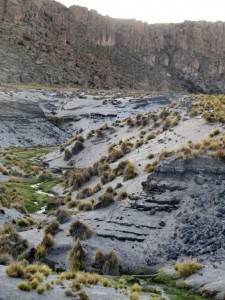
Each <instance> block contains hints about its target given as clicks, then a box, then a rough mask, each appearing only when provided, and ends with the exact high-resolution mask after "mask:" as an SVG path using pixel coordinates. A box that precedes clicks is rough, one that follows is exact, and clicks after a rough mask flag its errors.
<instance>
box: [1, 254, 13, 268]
mask: <svg viewBox="0 0 225 300" xmlns="http://www.w3.org/2000/svg"><path fill="white" fill-rule="evenodd" d="M12 261H13V258H12V256H11V255H10V254H9V253H1V254H0V265H4V266H8V265H9V264H10V263H12Z"/></svg>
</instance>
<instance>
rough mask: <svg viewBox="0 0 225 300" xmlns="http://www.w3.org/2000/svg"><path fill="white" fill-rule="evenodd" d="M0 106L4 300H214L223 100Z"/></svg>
mask: <svg viewBox="0 0 225 300" xmlns="http://www.w3.org/2000/svg"><path fill="white" fill-rule="evenodd" d="M1 96H2V99H1V106H2V107H3V108H4V109H3V110H2V118H1V120H0V126H1V128H6V127H7V126H9V125H10V126H11V128H12V129H13V130H12V129H11V135H10V136H9V139H8V140H7V143H6V139H4V134H2V135H1V143H2V149H1V155H0V164H1V169H0V171H1V182H0V191H1V196H0V201H1V209H0V224H1V229H0V235H1V243H0V249H1V254H0V264H1V268H0V277H1V280H2V282H4V283H5V284H6V288H5V289H4V293H3V299H8V298H9V297H13V296H16V297H17V298H18V299H26V297H30V295H32V297H33V298H34V299H39V297H40V296H39V294H43V296H42V297H44V298H45V299H48V297H54V298H55V299H58V298H59V299H63V298H64V297H66V296H69V297H70V296H71V297H77V298H78V299H88V298H82V297H87V295H88V297H89V298H90V299H100V300H104V299H112V300H113V299H115V298H117V299H124V300H125V299H142V300H145V299H149V297H150V299H158V298H157V297H161V298H159V299H171V300H172V299H186V298H185V297H189V298H187V299H193V300H194V299H195V300H200V299H208V298H207V295H215V299H221V300H222V299H223V298H224V295H225V294H224V272H225V269H224V268H225V267H224V256H225V245H224V241H223V239H224V232H225V223H224V214H225V211H224V207H223V206H224V205H223V204H224V191H225V186H224V179H225V167H224V166H225V165H224V158H225V154H224V145H225V144H224V143H225V128H224V121H225V119H224V118H225V117H224V105H225V98H224V95H217V96H210V95H190V94H189V95H188V94H187V95H184V94H168V93H167V94H159V93H156V92H154V93H150V92H143V91H142V92H141V91H126V92H125V91H123V92H112V91H96V90H94V91H91V90H86V91H85V90H76V89H67V90H66V89H57V90H55V89H52V90H49V89H40V90H38V91H35V90H25V89H23V88H19V87H17V88H11V89H10V90H9V89H6V88H5V89H2V91H1ZM9 104H12V105H9ZM19 104H22V105H21V106H18V105H19ZM32 107H33V108H35V109H34V110H32ZM31 112H32V113H31ZM7 114H8V115H7ZM9 115H11V119H10V118H9ZM22 125H23V126H22ZM4 126H5V127H4ZM30 126H32V131H30V130H29V128H30ZM26 128H27V130H26ZM2 132H3V131H2ZM22 137H26V140H25V142H26V143H25V144H24V139H23V138H22ZM4 143H5V144H4ZM9 145H10V146H11V147H8V146H9ZM24 146H26V147H24ZM27 146H28V147H27ZM4 265H6V266H8V267H5V266H4ZM174 265H175V269H176V271H175V270H174ZM47 266H48V267H47ZM49 267H50V268H51V269H49ZM160 268H164V271H159V269H160ZM168 268H169V269H168ZM215 268H217V269H215ZM83 271H85V272H86V273H83ZM88 272H89V273H88ZM196 272H197V273H196ZM192 273H196V274H194V275H192ZM127 274H129V276H127ZM189 275H191V276H189ZM217 275H218V276H219V279H218V277H217ZM105 276H108V277H105ZM121 276H122V277H121ZM9 277H11V278H9ZM146 278H147V279H146ZM21 280H22V283H21ZM190 288H194V289H195V291H196V292H198V295H196V294H192V293H191V292H190V291H189V289H190ZM21 290H22V291H30V294H29V293H25V292H22V291H21ZM35 290H36V291H35ZM154 297H155V298H154ZM210 297H214V296H210ZM27 299H28V298H27ZM29 299H30V298H29ZM209 299H212V298H209Z"/></svg>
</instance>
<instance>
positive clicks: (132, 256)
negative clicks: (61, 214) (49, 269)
mask: <svg viewBox="0 0 225 300" xmlns="http://www.w3.org/2000/svg"><path fill="white" fill-rule="evenodd" d="M196 176H197V177H198V178H201V182H200V183H201V184H199V182H196ZM202 179H203V181H202ZM224 180H225V166H224V164H221V162H219V161H217V160H215V159H212V158H210V157H198V158H192V159H184V160H182V159H174V158H169V159H167V160H165V161H163V162H161V163H160V164H159V165H158V167H157V168H156V171H155V172H153V173H152V174H151V175H149V177H148V179H147V181H146V182H144V183H143V188H144V193H143V194H141V195H140V194H137V195H130V196H129V198H128V199H126V200H123V201H121V202H115V203H114V204H112V205H110V206H108V207H106V208H103V209H99V210H95V211H90V212H85V213H78V215H77V217H78V218H79V219H80V220H81V221H82V222H84V223H85V224H86V225H88V226H89V227H90V229H91V230H92V231H93V234H92V237H91V238H90V239H88V240H86V241H82V244H83V247H84V250H85V253H86V265H87V268H88V269H92V267H93V255H94V253H95V251H97V250H101V251H103V252H104V253H109V252H110V251H112V250H115V251H116V252H117V254H118V256H119V258H120V260H121V262H122V270H123V271H128V272H135V271H136V272H137V271H138V270H140V269H142V268H144V269H150V270H152V269H154V268H157V267H159V266H162V265H164V264H167V263H168V262H174V261H177V260H178V259H182V258H191V257H195V258H197V259H199V260H200V261H202V262H207V263H209V262H212V263H214V262H215V261H216V262H218V263H220V262H222V261H223V260H224V258H225V243H224V235H225V221H224V220H225V219H224V215H225V211H224V197H225V185H224ZM71 222H72V221H71ZM69 226H70V223H67V224H64V225H63V227H62V229H63V230H62V231H61V232H60V233H58V234H57V235H56V246H55V250H53V252H51V253H50V254H49V259H50V260H53V261H55V262H56V267H57V266H58V267H62V268H66V265H65V259H66V254H65V251H64V249H65V247H66V245H67V246H68V248H69V247H71V245H72V243H73V241H72V239H71V237H69V236H66V234H65V232H68V230H69Z"/></svg>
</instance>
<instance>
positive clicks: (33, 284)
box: [30, 278, 40, 290]
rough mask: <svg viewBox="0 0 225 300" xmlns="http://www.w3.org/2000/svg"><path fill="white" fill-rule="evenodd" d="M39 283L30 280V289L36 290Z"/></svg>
mask: <svg viewBox="0 0 225 300" xmlns="http://www.w3.org/2000/svg"><path fill="white" fill-rule="evenodd" d="M39 283H40V281H39V280H38V279H37V278H34V279H32V281H31V282H30V285H31V288H32V289H33V290H36V288H37V287H38V285H39Z"/></svg>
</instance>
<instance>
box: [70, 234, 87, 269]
mask: <svg viewBox="0 0 225 300" xmlns="http://www.w3.org/2000/svg"><path fill="white" fill-rule="evenodd" d="M68 259H69V263H70V268H71V270H72V271H75V272H77V271H79V270H83V269H84V266H85V264H84V259H85V252H84V250H83V247H82V245H81V243H80V240H79V239H77V241H76V243H75V245H74V246H73V248H72V249H71V250H70V252H69V255H68Z"/></svg>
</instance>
